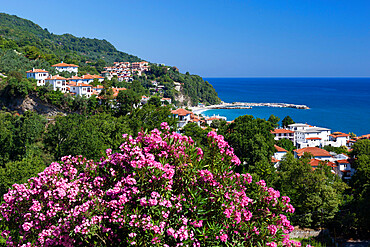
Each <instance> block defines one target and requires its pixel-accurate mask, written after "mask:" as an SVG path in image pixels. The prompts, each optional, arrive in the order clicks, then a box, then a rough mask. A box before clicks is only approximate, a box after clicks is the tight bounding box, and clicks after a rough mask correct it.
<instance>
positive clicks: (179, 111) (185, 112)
mask: <svg viewBox="0 0 370 247" xmlns="http://www.w3.org/2000/svg"><path fill="white" fill-rule="evenodd" d="M171 113H172V114H175V115H179V116H186V115H188V114H191V113H192V112H191V111H188V110H185V109H182V108H179V109H177V110H173V111H171Z"/></svg>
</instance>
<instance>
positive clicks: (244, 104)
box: [189, 102, 310, 114]
mask: <svg viewBox="0 0 370 247" xmlns="http://www.w3.org/2000/svg"><path fill="white" fill-rule="evenodd" d="M259 106H266V107H277V108H294V109H304V110H308V109H310V108H309V107H308V106H307V105H296V104H288V103H251V102H233V103H225V102H222V103H221V104H218V105H209V106H204V107H199V106H194V107H189V109H191V110H192V112H193V113H195V114H201V113H202V112H204V111H208V110H214V109H251V108H252V107H259Z"/></svg>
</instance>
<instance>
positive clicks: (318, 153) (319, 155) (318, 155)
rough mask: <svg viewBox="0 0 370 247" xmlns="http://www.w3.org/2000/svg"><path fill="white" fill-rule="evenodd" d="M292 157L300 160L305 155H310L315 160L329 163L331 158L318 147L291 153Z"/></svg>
mask: <svg viewBox="0 0 370 247" xmlns="http://www.w3.org/2000/svg"><path fill="white" fill-rule="evenodd" d="M293 152H294V157H296V158H301V157H302V156H303V155H304V154H305V153H310V154H311V155H312V156H313V157H314V158H315V159H319V160H327V161H331V160H332V159H333V156H332V155H331V154H330V153H329V152H328V151H326V150H324V149H321V148H318V147H307V148H301V149H296V150H294V151H293Z"/></svg>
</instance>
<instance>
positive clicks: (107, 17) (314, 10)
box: [0, 0, 370, 77]
mask: <svg viewBox="0 0 370 247" xmlns="http://www.w3.org/2000/svg"><path fill="white" fill-rule="evenodd" d="M0 12H5V13H8V14H14V15H17V16H19V17H22V18H26V19H29V20H31V21H33V22H35V23H37V24H39V25H40V26H41V27H43V28H47V29H48V30H49V31H50V32H52V33H54V34H63V33H71V34H73V35H75V36H78V37H89V38H99V39H106V40H108V41H109V42H111V43H112V44H113V45H114V46H115V47H116V48H117V49H119V50H121V51H124V52H127V53H130V54H134V55H137V56H139V57H141V58H143V59H146V60H148V61H151V62H158V63H164V64H167V65H174V66H177V67H178V68H179V69H180V71H181V72H186V71H189V72H190V73H192V74H199V75H201V76H204V77H254V76H370V1H369V0H239V1H238V0H184V1H182V0H181V1H177V0H172V1H171V0H168V1H167V0H151V1H149V0H110V1H96V0H89V1H87V0H75V1H70V0H63V1H60V0H58V1H56V0H32V1H30V0H0Z"/></svg>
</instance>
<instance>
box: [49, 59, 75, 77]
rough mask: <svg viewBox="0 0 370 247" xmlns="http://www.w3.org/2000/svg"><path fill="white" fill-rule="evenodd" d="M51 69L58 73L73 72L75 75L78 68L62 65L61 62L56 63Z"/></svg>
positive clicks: (71, 65) (66, 64) (73, 65)
mask: <svg viewBox="0 0 370 247" xmlns="http://www.w3.org/2000/svg"><path fill="white" fill-rule="evenodd" d="M52 67H54V68H55V69H56V70H57V71H59V72H63V71H67V72H70V73H72V72H74V73H76V74H77V72H78V66H77V65H75V64H68V63H63V61H62V62H61V63H57V64H54V65H52Z"/></svg>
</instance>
